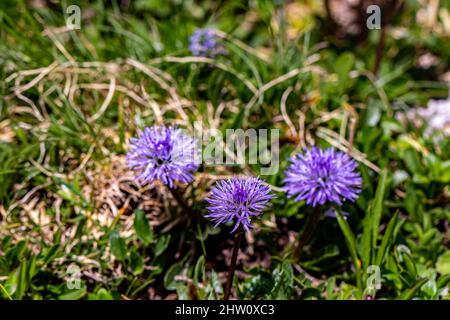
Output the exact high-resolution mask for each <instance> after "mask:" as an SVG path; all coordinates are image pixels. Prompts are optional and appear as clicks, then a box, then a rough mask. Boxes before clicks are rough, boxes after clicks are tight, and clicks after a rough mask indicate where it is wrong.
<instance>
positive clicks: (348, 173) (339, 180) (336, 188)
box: [284, 148, 362, 207]
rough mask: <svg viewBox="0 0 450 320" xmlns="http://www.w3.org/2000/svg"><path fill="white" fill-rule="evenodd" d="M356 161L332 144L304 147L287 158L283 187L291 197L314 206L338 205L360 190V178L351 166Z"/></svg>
mask: <svg viewBox="0 0 450 320" xmlns="http://www.w3.org/2000/svg"><path fill="white" fill-rule="evenodd" d="M357 167H358V165H357V163H356V162H355V161H354V160H352V159H351V158H350V157H349V156H348V155H347V154H345V153H343V152H340V151H336V150H335V149H334V148H329V149H326V150H321V149H319V148H312V149H310V150H308V149H305V152H304V154H301V153H299V154H297V155H295V156H294V157H292V158H291V164H290V166H289V167H288V169H287V170H286V178H285V179H284V183H285V190H286V192H287V193H288V195H289V196H290V197H294V198H295V200H297V201H300V200H306V203H307V204H308V205H311V206H313V207H315V206H316V205H317V204H319V205H323V204H324V203H325V202H335V203H337V204H338V205H342V202H343V201H345V200H346V199H348V200H350V201H354V200H355V199H356V198H357V196H358V193H359V192H361V185H362V179H361V176H360V175H359V173H358V172H357V171H355V169H356V168H357Z"/></svg>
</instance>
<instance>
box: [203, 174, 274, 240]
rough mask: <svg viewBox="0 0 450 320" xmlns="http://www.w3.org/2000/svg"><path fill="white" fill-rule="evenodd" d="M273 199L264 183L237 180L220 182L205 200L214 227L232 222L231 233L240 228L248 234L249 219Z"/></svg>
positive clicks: (252, 179) (235, 178)
mask: <svg viewBox="0 0 450 320" xmlns="http://www.w3.org/2000/svg"><path fill="white" fill-rule="evenodd" d="M272 198H273V195H272V194H270V187H268V186H267V185H265V184H264V181H263V180H261V179H259V178H255V177H251V178H237V177H234V178H233V179H228V180H221V181H218V182H217V183H216V185H215V186H214V187H213V189H212V190H211V196H210V197H209V198H207V199H206V201H207V202H208V203H209V204H210V206H209V207H208V210H209V212H210V213H209V215H207V216H206V217H208V218H211V219H212V220H213V221H214V222H215V223H216V225H215V226H216V227H217V226H218V225H219V224H221V223H226V222H229V221H234V222H235V225H234V228H233V230H232V231H231V232H234V231H236V230H237V228H238V227H239V226H242V227H243V228H244V229H245V231H247V232H249V231H250V228H253V225H252V223H251V220H250V219H251V217H256V216H259V215H260V214H261V213H262V211H263V210H264V209H266V208H267V206H268V204H267V203H268V202H269V201H270V200H271V199H272Z"/></svg>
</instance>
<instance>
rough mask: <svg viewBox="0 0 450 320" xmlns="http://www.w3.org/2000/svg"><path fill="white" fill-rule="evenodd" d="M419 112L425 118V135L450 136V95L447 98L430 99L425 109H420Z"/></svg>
mask: <svg viewBox="0 0 450 320" xmlns="http://www.w3.org/2000/svg"><path fill="white" fill-rule="evenodd" d="M417 114H418V115H419V116H420V117H421V118H423V119H424V121H425V123H426V125H427V127H426V129H425V136H426V137H429V136H432V135H435V134H437V136H438V137H439V136H444V137H448V136H450V96H449V97H448V98H447V100H430V101H428V106H427V108H425V109H418V110H417Z"/></svg>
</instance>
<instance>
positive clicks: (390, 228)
mask: <svg viewBox="0 0 450 320" xmlns="http://www.w3.org/2000/svg"><path fill="white" fill-rule="evenodd" d="M397 219H398V211H397V212H396V213H395V214H394V216H393V217H392V219H391V221H389V223H388V225H387V227H386V231H385V232H384V236H383V239H382V240H381V246H380V249H378V254H377V260H376V261H377V262H376V264H377V265H378V266H380V265H381V263H382V262H383V258H384V256H385V254H386V252H387V251H388V250H389V248H390V246H391V245H392V243H393V242H394V240H395V239H394V238H393V235H394V230H395V225H396V224H397Z"/></svg>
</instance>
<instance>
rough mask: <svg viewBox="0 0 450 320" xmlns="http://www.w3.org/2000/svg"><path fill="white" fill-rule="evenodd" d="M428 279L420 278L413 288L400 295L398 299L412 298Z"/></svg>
mask: <svg viewBox="0 0 450 320" xmlns="http://www.w3.org/2000/svg"><path fill="white" fill-rule="evenodd" d="M427 281H428V279H425V278H424V279H420V280H419V281H418V282H416V284H415V285H414V286H413V287H412V288H411V289H408V290H406V291H405V292H403V293H402V294H401V295H400V296H398V297H397V300H411V299H412V298H414V295H415V294H416V291H417V290H418V289H419V288H420V287H422V285H424V284H425V282H427Z"/></svg>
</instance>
